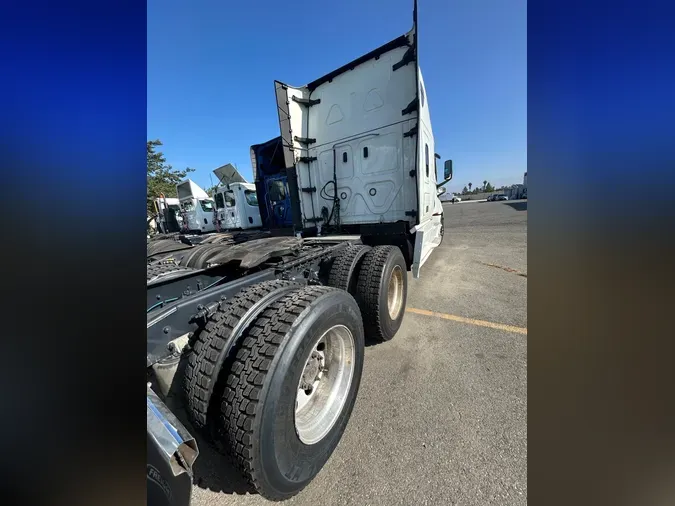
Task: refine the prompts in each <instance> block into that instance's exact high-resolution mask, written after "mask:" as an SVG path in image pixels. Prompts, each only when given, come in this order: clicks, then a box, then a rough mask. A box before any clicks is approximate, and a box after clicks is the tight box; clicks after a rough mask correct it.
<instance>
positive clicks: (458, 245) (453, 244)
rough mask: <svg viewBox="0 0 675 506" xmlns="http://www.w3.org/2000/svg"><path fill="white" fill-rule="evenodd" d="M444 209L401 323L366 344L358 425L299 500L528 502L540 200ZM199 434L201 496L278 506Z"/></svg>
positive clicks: (206, 500)
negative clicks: (536, 204) (532, 255)
mask: <svg viewBox="0 0 675 506" xmlns="http://www.w3.org/2000/svg"><path fill="white" fill-rule="evenodd" d="M444 208H445V239H444V242H443V244H442V245H441V246H440V247H439V248H437V249H436V251H434V252H433V253H432V255H431V257H430V258H429V260H428V261H427V263H426V264H425V265H424V267H423V268H422V273H421V278H420V279H418V280H413V279H412V276H411V275H409V285H408V286H409V291H408V301H407V307H408V313H407V314H406V316H405V318H404V321H403V325H402V327H401V329H400V331H399V333H398V334H397V335H396V337H395V338H394V339H393V340H392V341H391V342H389V343H383V344H378V345H375V346H369V347H367V348H366V357H365V366H364V372H363V379H362V381H361V388H360V390H359V396H358V399H357V401H356V406H355V408H354V411H353V414H352V417H351V420H350V422H349V425H348V427H347V430H346V432H345V435H344V437H343V438H342V441H341V442H340V444H339V446H338V447H337V449H336V451H335V453H334V454H333V456H332V457H331V458H330V460H329V461H328V463H327V464H326V466H325V467H324V468H323V470H322V471H321V472H320V473H319V475H318V476H317V477H316V478H315V479H314V481H313V482H312V483H311V484H310V485H309V486H308V487H307V488H306V489H305V490H304V491H303V492H301V493H300V494H299V495H297V496H296V497H294V498H292V499H290V500H289V501H287V503H288V504H296V505H312V506H316V505H322V506H325V505H347V504H353V505H387V506H389V505H397V504H400V505H413V504H414V505H431V504H434V505H435V504H439V505H440V504H442V505H454V504H457V505H485V504H499V505H503V504H508V505H512V504H513V505H520V504H526V503H527V330H526V328H527V201H511V202H467V203H461V204H444ZM199 442H200V450H201V455H200V457H199V459H198V460H197V463H196V464H195V466H196V468H195V486H194V489H193V499H192V504H193V506H215V505H233V506H239V505H241V506H243V505H256V504H270V503H269V502H268V501H266V500H265V499H263V498H262V497H260V496H257V495H251V494H249V493H246V492H245V490H246V489H245V487H244V486H243V484H242V483H241V482H240V479H239V478H238V477H237V475H236V474H235V473H234V472H233V471H232V470H231V467H230V466H229V464H228V463H227V460H226V459H225V458H223V457H220V456H219V455H218V454H216V453H215V452H213V451H212V450H211V449H210V448H208V446H207V445H206V443H205V442H203V441H201V440H200V441H199Z"/></svg>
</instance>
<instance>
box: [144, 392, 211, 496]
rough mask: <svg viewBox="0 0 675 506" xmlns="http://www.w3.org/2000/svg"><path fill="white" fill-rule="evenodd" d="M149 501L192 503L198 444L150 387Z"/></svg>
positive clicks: (148, 409) (148, 404)
mask: <svg viewBox="0 0 675 506" xmlns="http://www.w3.org/2000/svg"><path fill="white" fill-rule="evenodd" d="M147 433H148V436H147V437H148V448H147V464H146V481H147V504H148V505H149V506H169V505H171V506H189V504H190V495H191V493H192V464H193V463H194V461H195V459H196V458H197V456H198V455H199V450H198V448H197V443H196V442H195V440H194V438H193V437H192V436H191V435H190V434H189V433H188V431H187V430H186V429H185V427H184V426H183V424H181V423H180V422H179V421H178V419H177V418H176V417H175V416H174V415H173V413H171V411H169V408H167V407H166V405H165V404H164V403H163V402H162V401H161V400H160V398H159V397H158V396H157V394H155V392H153V391H152V390H151V389H150V388H148V389H147Z"/></svg>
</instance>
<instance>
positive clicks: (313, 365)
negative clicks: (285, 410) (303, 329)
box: [300, 350, 324, 393]
mask: <svg viewBox="0 0 675 506" xmlns="http://www.w3.org/2000/svg"><path fill="white" fill-rule="evenodd" d="M323 363H324V359H323V355H322V354H321V353H320V352H318V351H316V350H315V351H313V352H312V354H311V356H310V357H309V359H308V360H307V365H305V370H304V371H303V373H302V378H301V380H300V388H302V389H303V390H305V393H307V390H309V391H311V390H313V389H314V383H315V382H317V381H319V380H320V377H319V376H320V374H321V372H323Z"/></svg>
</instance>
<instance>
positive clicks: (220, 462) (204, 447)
mask: <svg viewBox="0 0 675 506" xmlns="http://www.w3.org/2000/svg"><path fill="white" fill-rule="evenodd" d="M196 432H197V431H195V432H193V433H192V434H193V435H194V436H195V439H196V440H197V444H198V445H199V457H197V460H196V461H195V463H194V466H193V471H194V478H193V480H192V481H193V483H194V485H196V486H197V487H199V488H203V489H207V490H211V491H212V492H221V493H224V494H239V495H243V494H256V492H255V490H253V488H252V487H251V486H250V485H249V484H248V483H247V482H246V481H245V480H244V478H243V477H242V476H241V474H240V473H239V471H237V470H236V469H235V467H234V465H233V464H232V462H231V461H230V459H229V458H228V457H226V456H225V455H222V454H221V453H219V452H218V450H217V449H216V448H214V447H213V445H211V444H209V442H208V441H206V439H204V437H203V436H202V435H201V434H199V433H196Z"/></svg>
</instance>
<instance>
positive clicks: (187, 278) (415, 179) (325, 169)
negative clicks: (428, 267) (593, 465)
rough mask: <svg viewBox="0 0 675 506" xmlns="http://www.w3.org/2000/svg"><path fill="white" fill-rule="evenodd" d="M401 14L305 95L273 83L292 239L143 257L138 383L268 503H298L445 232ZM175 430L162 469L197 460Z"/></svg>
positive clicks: (410, 36)
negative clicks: (375, 345) (374, 42)
mask: <svg viewBox="0 0 675 506" xmlns="http://www.w3.org/2000/svg"><path fill="white" fill-rule="evenodd" d="M413 19H414V22H413V27H412V29H411V30H410V31H409V32H408V33H406V34H404V35H401V36H400V37H398V38H396V39H394V40H392V41H391V42H388V43H387V44H384V45H383V46H381V47H379V48H377V49H375V50H373V51H371V52H369V53H367V54H365V55H364V56H361V57H360V58H357V59H356V60H354V61H352V62H350V63H348V64H346V65H344V66H342V67H340V68H339V69H337V70H335V71H333V72H331V73H329V74H328V75H326V76H323V77H321V78H319V79H317V80H315V81H313V82H311V83H309V84H308V85H306V86H300V87H292V86H288V85H286V84H283V83H281V82H276V83H275V92H276V98H277V105H278V111H279V125H280V133H281V137H282V141H283V142H282V148H283V150H284V160H285V165H286V167H285V170H284V172H285V174H286V176H285V177H287V182H288V188H289V193H290V202H291V211H292V214H293V229H292V231H293V234H292V235H288V236H271V237H266V238H262V239H256V240H250V241H245V242H242V243H240V244H236V245H227V246H222V245H219V244H214V243H209V244H196V245H191V244H186V243H178V242H175V241H174V244H169V243H167V245H166V247H164V246H162V247H156V248H155V250H153V251H161V253H157V254H150V252H149V254H148V256H149V264H148V270H149V271H150V270H152V272H153V276H152V277H150V276H148V285H147V304H148V310H147V366H148V382H149V384H150V386H151V388H152V390H153V392H156V393H157V394H159V396H160V397H161V402H166V403H167V405H169V406H170V407H171V406H173V403H181V404H183V407H184V409H185V411H186V412H187V415H188V416H189V418H190V420H191V423H192V425H193V427H194V428H195V429H196V430H199V431H201V432H203V434H204V436H205V437H206V438H209V439H211V440H212V441H213V442H214V443H215V444H216V446H217V447H218V448H220V449H221V450H222V451H223V452H225V453H227V454H229V455H230V456H231V457H232V458H233V460H234V462H235V464H236V466H237V468H238V470H239V471H240V472H241V474H242V476H243V477H244V478H245V479H246V480H247V481H248V483H249V484H250V486H251V488H252V489H253V490H256V491H257V492H258V493H260V494H261V495H262V496H264V497H265V498H267V499H271V500H283V499H287V498H289V497H291V496H293V495H295V494H297V493H298V492H300V491H301V490H302V489H303V488H304V487H305V486H307V484H308V483H309V482H310V481H311V480H312V479H313V478H314V477H315V476H316V474H317V473H318V472H319V471H320V470H321V468H322V467H323V465H324V464H325V462H326V461H327V460H328V458H329V457H330V455H331V454H332V452H333V450H334V449H335V447H336V446H337V445H338V443H339V441H340V438H341V437H342V434H343V432H344V430H345V428H346V426H347V423H348V421H349V417H350V415H351V412H352V408H353V407H354V403H355V401H356V397H357V393H358V389H359V383H360V381H361V373H362V369H363V360H364V345H365V341H366V339H368V340H369V341H372V342H386V341H389V340H391V339H392V338H393V337H394V336H395V334H396V333H397V331H398V329H399V328H400V326H401V322H402V321H403V318H404V315H405V305H406V297H407V288H408V275H407V272H408V271H411V272H412V275H413V277H418V276H420V274H421V272H422V266H423V265H424V263H425V262H426V261H427V259H428V258H429V256H430V254H431V252H432V251H433V250H434V248H436V247H437V246H438V245H439V244H440V243H441V240H442V238H443V207H442V205H441V202H440V200H439V198H438V194H437V187H440V186H442V185H443V184H445V183H446V182H447V181H449V180H450V178H451V177H452V166H451V163H449V161H448V163H446V165H445V170H444V175H443V177H442V178H441V177H438V175H437V167H436V160H437V159H438V158H439V157H438V156H437V155H435V153H434V137H433V133H432V129H431V119H430V114H429V100H428V97H427V90H426V89H425V86H424V80H423V79H422V74H421V72H420V69H419V64H418V46H417V33H418V32H417V6H416V3H415V9H414V15H413ZM264 162H265V161H264V160H262V161H260V160H259V161H258V163H264ZM439 179H443V181H439ZM200 225H201V224H200ZM159 242H163V241H159ZM153 402H154V403H155V404H156V403H157V402H159V401H158V400H157V399H154V400H153ZM149 430H150V429H149ZM174 432H176V434H180V431H174ZM185 437H186V436H184V435H183V436H176V440H175V441H173V442H172V444H171V445H165V446H166V447H168V448H170V450H169V451H168V452H167V453H171V452H173V453H171V455H169V458H171V459H173V460H172V462H174V463H176V462H178V463H179V464H180V465H179V466H178V467H179V469H178V471H176V472H180V466H182V468H183V469H186V470H188V471H189V467H190V464H189V463H190V462H192V460H194V457H195V451H196V448H194V447H193V446H191V445H190V446H189V448H186V447H185V445H183V448H184V450H181V443H182V442H183V441H184V440H185ZM181 452H183V453H185V455H183V454H182V453H181Z"/></svg>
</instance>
